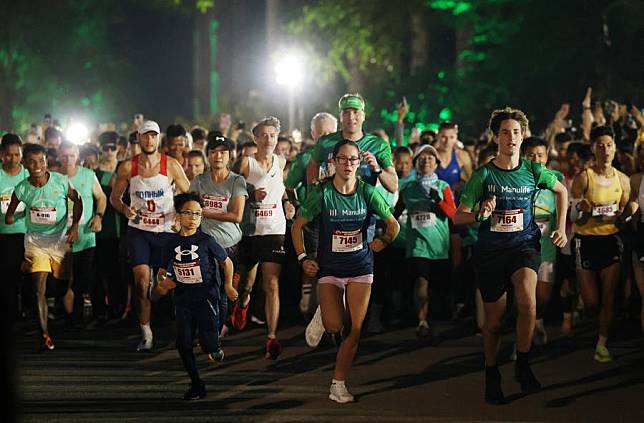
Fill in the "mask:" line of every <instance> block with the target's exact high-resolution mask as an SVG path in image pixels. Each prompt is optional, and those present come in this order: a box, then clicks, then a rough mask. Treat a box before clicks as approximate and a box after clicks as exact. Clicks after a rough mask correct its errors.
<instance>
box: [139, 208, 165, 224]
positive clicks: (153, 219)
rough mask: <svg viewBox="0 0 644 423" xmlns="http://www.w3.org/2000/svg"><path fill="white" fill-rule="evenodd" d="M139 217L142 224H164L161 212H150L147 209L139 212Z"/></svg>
mask: <svg viewBox="0 0 644 423" xmlns="http://www.w3.org/2000/svg"><path fill="white" fill-rule="evenodd" d="M140 215H141V216H140V219H141V223H142V224H143V226H147V227H149V228H156V227H159V226H163V225H165V215H164V214H163V213H150V212H147V211H141V212H140Z"/></svg>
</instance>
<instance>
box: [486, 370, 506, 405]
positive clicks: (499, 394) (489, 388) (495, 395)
mask: <svg viewBox="0 0 644 423" xmlns="http://www.w3.org/2000/svg"><path fill="white" fill-rule="evenodd" d="M485 402H487V403H488V404H493V405H498V404H503V403H505V396H504V395H503V390H502V389H501V373H499V369H498V367H486V368H485Z"/></svg>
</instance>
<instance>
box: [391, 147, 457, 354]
mask: <svg viewBox="0 0 644 423" xmlns="http://www.w3.org/2000/svg"><path fill="white" fill-rule="evenodd" d="M413 163H414V166H415V168H416V172H417V175H418V177H417V179H416V180H415V181H412V182H409V183H408V184H407V185H405V187H404V188H403V189H402V191H401V192H400V199H399V200H398V204H396V209H395V211H394V216H395V217H398V216H400V215H401V214H402V211H403V210H407V215H408V217H407V234H406V235H407V244H406V258H407V263H408V264H409V269H410V273H411V276H412V279H413V280H414V283H415V288H414V292H415V301H416V307H417V312H418V327H417V328H416V336H417V337H418V340H419V341H421V342H430V341H431V340H432V336H433V331H432V330H431V328H430V326H429V324H428V322H427V320H428V319H427V318H428V315H429V310H428V309H429V307H428V304H429V282H430V281H431V283H432V285H433V289H434V290H436V289H437V287H438V286H440V285H441V284H446V283H447V282H448V280H449V276H450V264H449V223H448V222H449V219H451V218H453V217H454V214H455V213H456V205H455V204H454V196H453V194H452V190H451V189H450V188H449V185H448V184H447V182H445V181H443V180H440V179H438V176H437V175H436V169H437V168H438V166H440V162H439V160H438V152H437V151H436V149H435V148H434V147H432V146H431V145H422V146H421V147H420V148H419V149H418V150H417V151H416V154H415V155H414V162H413Z"/></svg>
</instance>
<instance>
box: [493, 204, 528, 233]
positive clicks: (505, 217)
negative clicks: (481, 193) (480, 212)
mask: <svg viewBox="0 0 644 423" xmlns="http://www.w3.org/2000/svg"><path fill="white" fill-rule="evenodd" d="M490 219H491V221H490V231H492V232H520V231H522V230H523V209H514V210H495V211H493V212H492V216H491V217H490Z"/></svg>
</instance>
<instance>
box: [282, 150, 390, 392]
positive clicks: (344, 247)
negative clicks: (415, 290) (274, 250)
mask: <svg viewBox="0 0 644 423" xmlns="http://www.w3.org/2000/svg"><path fill="white" fill-rule="evenodd" d="M331 161H332V163H333V164H334V165H335V169H336V173H335V175H334V176H333V177H332V178H329V179H326V180H324V181H322V182H321V183H319V184H318V185H316V186H315V188H313V189H311V190H310V191H309V193H308V194H307V197H306V200H305V201H304V203H303V204H302V206H301V208H300V210H299V214H298V217H297V219H296V221H295V223H294V224H293V228H292V235H293V245H294V247H295V252H296V253H297V255H298V256H297V257H298V261H299V262H300V263H301V264H302V269H303V271H304V273H305V274H306V275H307V276H309V277H316V276H317V277H318V278H319V281H318V284H319V298H320V307H321V311H322V321H323V323H324V327H325V329H326V330H327V331H328V332H331V333H337V332H340V330H342V328H343V327H344V330H343V338H342V343H341V344H340V348H339V349H338V355H337V357H336V366H335V372H334V375H333V380H332V382H331V389H330V394H329V399H331V400H333V401H336V402H338V403H346V402H351V401H353V395H351V394H350V393H349V391H348V390H347V388H346V385H345V380H346V376H347V373H348V370H349V366H350V365H351V363H352V361H353V358H354V356H355V354H356V351H357V349H358V341H359V339H360V330H361V328H362V322H363V320H364V317H365V314H366V312H367V306H368V304H369V296H370V294H371V283H372V282H373V253H374V252H378V251H381V250H382V249H384V248H385V247H386V246H387V245H388V244H389V243H391V242H392V241H393V240H394V238H396V235H398V230H399V229H400V226H399V225H398V222H397V221H396V219H394V217H393V215H392V213H391V208H390V207H389V205H388V204H387V202H386V201H385V200H384V198H382V196H381V195H380V193H378V192H377V191H376V190H375V188H374V187H372V186H371V185H368V184H367V183H365V182H364V181H362V180H359V179H357V178H356V170H357V168H358V166H359V165H360V150H359V148H358V145H357V144H356V143H355V142H353V141H349V140H342V141H340V142H338V143H337V144H336V146H335V148H334V150H333V155H332V159H331ZM374 214H375V215H377V216H379V217H380V218H381V219H382V220H383V221H384V222H385V224H386V226H387V229H386V231H385V235H384V236H382V237H381V238H376V239H374V240H373V241H372V242H369V243H367V228H368V226H369V222H370V220H371V216H372V215H374ZM318 216H319V217H320V219H319V221H320V229H319V231H320V239H319V246H318V256H317V257H318V258H317V260H314V259H312V258H310V257H308V256H307V255H306V252H305V250H304V240H303V236H302V227H303V226H305V225H306V224H307V223H308V222H310V221H311V220H313V219H315V218H316V217H318ZM345 295H346V310H345V301H344V300H343V297H344V296H345Z"/></svg>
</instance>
